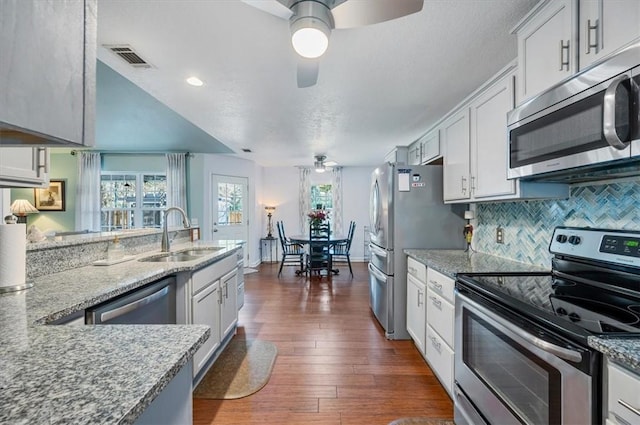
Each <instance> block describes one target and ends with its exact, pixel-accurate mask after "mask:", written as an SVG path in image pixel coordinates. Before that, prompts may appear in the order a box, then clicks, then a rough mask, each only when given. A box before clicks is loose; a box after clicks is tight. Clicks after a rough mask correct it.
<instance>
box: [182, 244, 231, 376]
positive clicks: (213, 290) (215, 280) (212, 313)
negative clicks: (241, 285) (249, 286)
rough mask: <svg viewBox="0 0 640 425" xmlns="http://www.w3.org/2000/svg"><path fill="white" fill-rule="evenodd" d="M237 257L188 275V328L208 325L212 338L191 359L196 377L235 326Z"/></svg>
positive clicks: (224, 259) (226, 340) (203, 369)
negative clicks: (189, 317) (189, 276)
mask: <svg viewBox="0 0 640 425" xmlns="http://www.w3.org/2000/svg"><path fill="white" fill-rule="evenodd" d="M237 273H238V268H237V257H236V255H231V256H228V257H225V258H223V259H221V260H219V261H217V262H215V263H213V264H211V265H209V266H206V267H203V268H202V269H199V270H196V271H195V272H193V273H192V275H191V282H190V292H191V297H190V299H191V321H190V323H191V324H202V325H208V326H209V327H210V328H211V336H210V337H209V339H207V341H205V343H204V344H203V345H202V347H200V349H198V351H197V352H196V354H195V355H194V357H193V376H194V377H196V376H198V374H199V373H200V372H201V371H205V370H206V368H207V367H208V366H209V365H210V363H211V362H212V359H213V358H215V357H216V356H217V354H218V353H219V352H220V351H221V349H222V348H223V345H226V343H227V342H228V338H227V337H228V336H229V335H230V334H231V333H232V332H233V331H234V330H235V327H236V325H237V323H238V306H237V278H238V276H237Z"/></svg>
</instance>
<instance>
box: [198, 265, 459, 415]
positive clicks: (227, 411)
mask: <svg viewBox="0 0 640 425" xmlns="http://www.w3.org/2000/svg"><path fill="white" fill-rule="evenodd" d="M277 271H278V267H277V264H275V263H273V264H262V265H261V266H260V268H259V272H258V273H253V274H247V275H245V287H246V297H245V305H244V307H243V308H242V310H240V319H239V328H238V333H239V334H245V335H246V337H247V338H257V339H262V340H267V341H271V342H273V343H275V344H276V345H277V347H278V357H277V360H276V364H275V367H274V371H273V374H272V376H271V379H270V380H269V383H268V384H267V385H266V386H265V387H264V388H263V389H262V390H260V391H258V392H257V393H255V394H253V395H251V396H249V397H246V398H243V399H239V400H203V399H194V401H193V404H194V423H195V424H220V425H227V424H242V425H246V424H301V425H302V424H314V425H353V424H367V425H376V424H381V425H382V424H384V425H386V424H388V423H389V422H391V421H392V420H394V419H398V418H401V417H416V416H420V417H431V418H444V419H451V418H452V416H453V407H452V403H451V399H450V398H449V397H448V396H447V394H446V392H445V391H444V389H443V388H442V387H441V386H440V384H439V382H438V380H437V378H435V376H434V375H433V373H432V371H431V369H430V368H429V367H428V366H427V364H426V363H425V361H424V360H423V358H422V357H421V356H420V353H418V351H417V350H416V348H415V347H414V345H413V342H412V341H388V340H386V339H385V337H384V333H383V331H382V328H381V327H380V326H379V324H378V323H377V322H376V321H375V318H374V317H373V315H372V314H371V312H370V309H369V292H368V274H367V268H366V263H356V264H354V277H353V279H352V278H350V276H349V273H348V272H346V273H345V269H344V268H342V273H340V275H338V276H335V277H333V278H332V281H331V282H330V283H329V282H328V281H327V278H326V277H323V278H322V279H319V278H317V277H313V278H312V279H311V280H310V279H309V278H305V277H304V276H303V277H297V276H295V274H294V268H293V267H285V269H284V271H283V274H282V276H281V277H280V278H278V277H277Z"/></svg>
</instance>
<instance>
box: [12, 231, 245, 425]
mask: <svg viewBox="0 0 640 425" xmlns="http://www.w3.org/2000/svg"><path fill="white" fill-rule="evenodd" d="M210 245H211V244H210ZM210 245H205V244H202V243H199V244H197V246H210ZM213 245H214V246H221V247H222V249H220V250H218V251H215V252H213V253H211V254H207V255H204V256H202V257H199V258H198V259H197V260H193V261H187V262H180V263H154V262H139V261H136V260H137V259H139V258H142V257H148V256H152V255H157V254H159V250H158V251H154V252H147V253H145V254H141V255H138V256H137V257H136V258H135V259H133V260H132V261H127V262H123V263H119V264H114V265H111V266H93V265H92V266H86V267H81V268H76V269H72V270H67V271H64V272H60V273H55V274H50V275H46V276H40V277H37V278H34V279H32V280H30V282H32V283H33V284H34V287H33V288H31V289H28V290H25V291H20V292H13V293H6V294H2V295H0V328H1V329H2V332H0V346H2V352H1V353H0V364H2V367H0V406H1V407H0V423H11V424H22V423H24V424H32V423H100V424H129V423H133V422H134V421H135V419H136V418H137V417H138V416H139V415H140V414H141V413H142V412H143V411H144V410H145V409H146V407H147V406H148V405H149V404H150V403H151V401H153V399H154V398H155V397H156V396H157V395H158V394H159V393H160V392H161V391H162V390H163V389H164V388H165V387H166V385H167V384H168V383H169V381H171V379H173V377H175V375H176V374H177V373H178V372H179V371H180V369H181V368H182V367H183V366H184V365H185V364H186V363H187V362H188V361H189V360H190V359H191V358H192V357H193V354H194V353H195V352H196V351H197V349H198V348H199V347H200V346H201V345H202V343H203V342H204V341H206V339H207V338H208V337H209V335H210V329H209V327H208V326H202V325H98V326H82V325H78V326H71V325H70V326H56V325H49V324H50V323H51V322H53V321H56V320H58V319H61V318H63V317H66V316H69V315H73V314H74V313H77V312H81V311H83V310H84V309H86V308H87V307H90V306H93V305H95V304H98V303H100V302H102V301H105V300H107V299H109V298H112V297H114V296H116V295H119V294H122V293H125V292H128V291H130V290H132V289H135V288H137V287H139V286H143V285H145V284H146V283H149V282H152V281H155V280H158V279H160V278H162V277H164V276H168V275H172V274H175V273H177V272H182V271H192V270H195V269H198V268H201V267H204V266H206V265H208V264H210V263H213V262H215V261H217V260H219V259H221V258H224V257H226V256H229V255H234V253H235V251H236V249H237V248H238V241H227V242H226V243H225V242H223V243H220V244H213ZM193 246H194V245H193V244H191V243H188V244H180V245H175V246H173V247H172V251H179V250H184V249H189V248H191V247H193Z"/></svg>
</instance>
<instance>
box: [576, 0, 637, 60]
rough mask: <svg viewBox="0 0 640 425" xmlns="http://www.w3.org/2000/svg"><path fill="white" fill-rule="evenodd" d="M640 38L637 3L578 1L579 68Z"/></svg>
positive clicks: (595, 0)
mask: <svg viewBox="0 0 640 425" xmlns="http://www.w3.org/2000/svg"><path fill="white" fill-rule="evenodd" d="M638 37H640V1H638V0H580V68H581V69H584V68H586V67H587V66H589V65H591V64H592V63H594V62H596V61H598V60H600V59H602V58H604V57H605V56H608V55H610V54H611V53H613V52H615V51H616V50H618V49H619V48H621V47H623V46H624V45H626V44H628V43H630V42H631V41H633V40H634V39H636V38H638Z"/></svg>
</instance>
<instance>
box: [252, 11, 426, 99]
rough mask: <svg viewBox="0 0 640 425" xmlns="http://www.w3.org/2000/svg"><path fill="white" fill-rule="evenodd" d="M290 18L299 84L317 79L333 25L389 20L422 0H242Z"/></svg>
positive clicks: (273, 13)
mask: <svg viewBox="0 0 640 425" xmlns="http://www.w3.org/2000/svg"><path fill="white" fill-rule="evenodd" d="M242 2H244V3H247V4H249V5H251V6H253V7H255V8H257V9H260V10H263V11H265V12H267V13H270V14H272V15H275V16H278V17H280V18H283V19H287V20H289V27H290V29H291V44H292V45H293V48H294V49H295V51H296V52H297V53H298V55H299V56H298V87H300V88H303V87H310V86H313V85H314V84H316V82H317V80H318V69H319V58H320V56H322V55H323V54H324V52H325V51H326V50H327V47H328V46H329V35H330V33H331V30H332V29H334V28H335V29H343V28H355V27H362V26H365V25H371V24H376V23H378V22H384V21H389V20H392V19H396V18H400V17H402V16H406V15H410V14H412V13H416V12H419V11H421V10H422V5H423V0H366V1H363V0H242Z"/></svg>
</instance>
